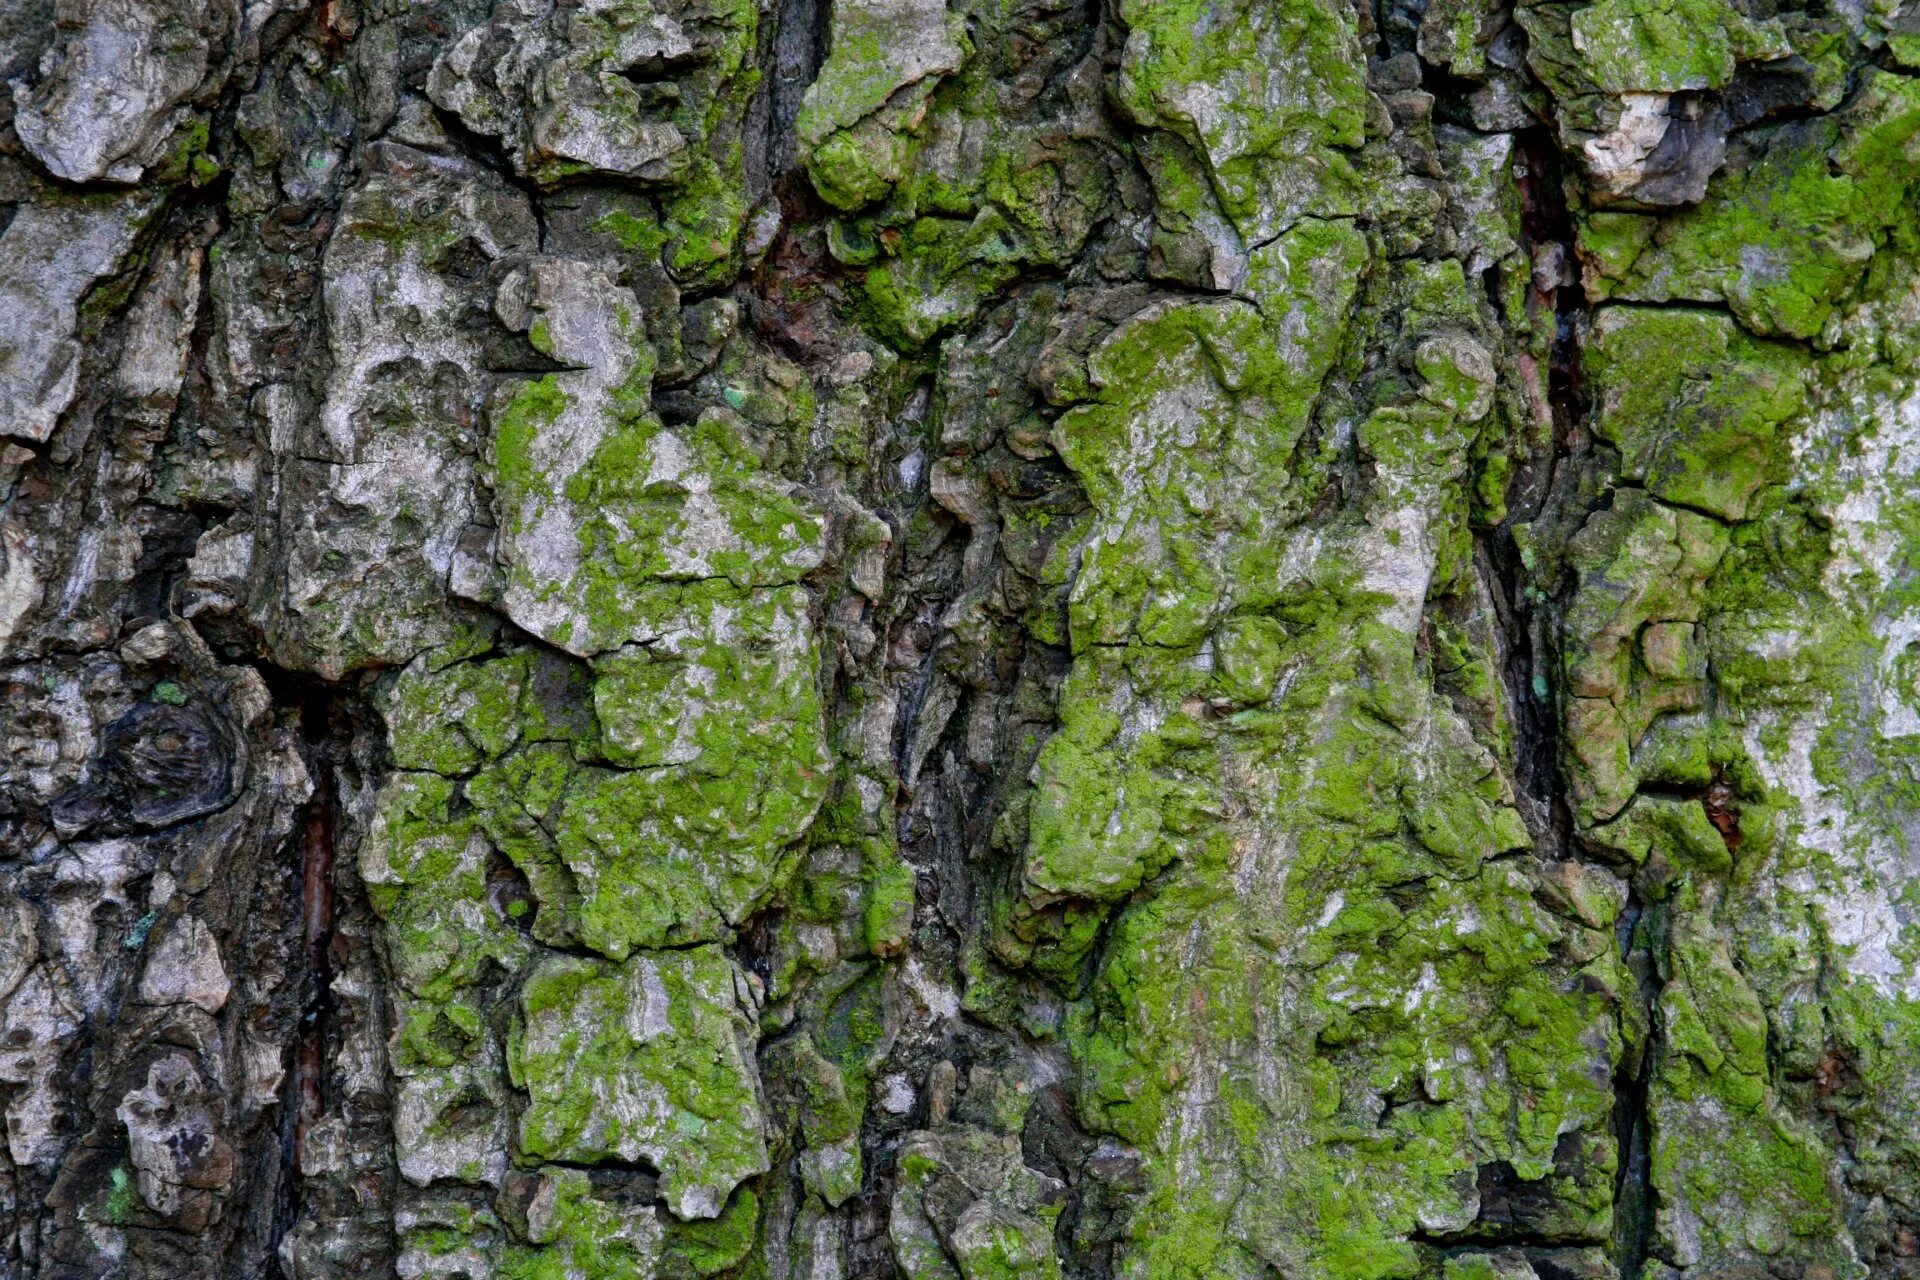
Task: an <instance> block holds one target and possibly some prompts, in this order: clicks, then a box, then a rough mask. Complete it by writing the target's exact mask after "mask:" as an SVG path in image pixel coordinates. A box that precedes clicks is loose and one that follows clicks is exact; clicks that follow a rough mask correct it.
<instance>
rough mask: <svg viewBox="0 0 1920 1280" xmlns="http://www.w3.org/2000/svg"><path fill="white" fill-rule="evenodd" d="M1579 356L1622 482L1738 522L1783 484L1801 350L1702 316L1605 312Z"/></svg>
mask: <svg viewBox="0 0 1920 1280" xmlns="http://www.w3.org/2000/svg"><path fill="white" fill-rule="evenodd" d="M1584 356H1585V365H1584V367H1585V369H1586V372H1587V374H1588V376H1589V377H1590V378H1591V380H1592V384H1591V385H1592V390H1593V397H1594V410H1593V430H1594V434H1595V435H1597V436H1599V437H1600V438H1601V439H1602V440H1605V441H1607V442H1608V443H1610V444H1613V445H1615V446H1617V447H1618V448H1619V450H1620V462H1621V474H1620V479H1621V480H1622V482H1624V483H1628V484H1641V485H1644V486H1646V488H1647V490H1648V491H1649V492H1650V493H1652V494H1653V495H1654V496H1655V497H1656V498H1659V499H1660V500H1661V501H1663V502H1669V503H1672V504H1674V505H1676V506H1682V507H1690V508H1693V509H1695V510H1699V511H1704V512H1706V513H1708V514H1709V515H1714V516H1718V517H1719V518H1721V519H1723V520H1743V519H1745V518H1746V516H1747V514H1748V511H1749V509H1750V508H1751V506H1752V503H1753V500H1754V498H1755V496H1756V495H1757V494H1758V493H1759V491H1760V490H1761V489H1762V488H1763V487H1764V486H1766V485H1769V484H1777V483H1779V482H1780V481H1782V480H1784V479H1786V475H1787V463H1788V454H1787V445H1786V439H1785V435H1786V433H1787V432H1788V431H1789V430H1790V429H1791V426H1792V424H1793V422H1794V420H1795V419H1796V418H1797V417H1798V415H1799V414H1800V413H1801V412H1802V411H1803V409H1804V408H1805V406H1806V402H1807V378H1808V374H1809V373H1810V371H1811V366H1812V361H1811V360H1810V359H1809V358H1808V357H1807V356H1806V355H1805V354H1804V353H1802V352H1801V351H1800V350H1799V349H1797V348H1795V347H1792V346H1789V345H1787V344H1784V343H1771V342H1759V341H1755V340H1754V339H1752V338H1749V337H1748V336H1747V335H1746V334H1745V333H1744V332H1743V331H1741V330H1740V328H1739V327H1738V326H1737V325H1736V324H1735V323H1734V322H1733V320H1732V319H1731V318H1730V317H1727V316H1721V315H1716V314H1713V313H1710V312H1701V311H1697V310H1659V309H1651V308H1644V307H1608V308H1605V309H1604V310H1602V311H1601V313H1600V316H1599V318H1598V319H1597V320H1596V321H1595V323H1594V326H1593V331H1592V335H1591V337H1590V338H1589V340H1588V343H1587V345H1586V348H1585V352H1584Z"/></svg>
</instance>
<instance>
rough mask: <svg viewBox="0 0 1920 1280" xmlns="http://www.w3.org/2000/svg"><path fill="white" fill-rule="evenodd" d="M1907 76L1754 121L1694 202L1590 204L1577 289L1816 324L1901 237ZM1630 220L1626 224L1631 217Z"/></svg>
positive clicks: (1879, 77)
mask: <svg viewBox="0 0 1920 1280" xmlns="http://www.w3.org/2000/svg"><path fill="white" fill-rule="evenodd" d="M1917 133H1920V82H1916V81H1913V80H1909V79H1907V78H1905V77H1902V76H1895V75H1889V74H1886V73H1884V72H1880V71H1869V72H1867V73H1866V75H1865V76H1864V77H1863V81H1862V88H1861V91H1860V93H1859V94H1858V95H1857V96H1856V97H1855V99H1854V101H1853V102H1852V103H1851V104H1850V105H1849V106H1848V108H1847V109H1846V110H1845V111H1844V112H1841V113H1838V114H1836V115H1831V116H1822V117H1819V118H1817V119H1814V120H1810V121H1805V122H1796V123H1791V124H1785V125H1780V126H1777V127H1775V128H1773V129H1770V130H1765V131H1759V132H1756V134H1755V138H1756V141H1755V143H1754V144H1753V150H1752V151H1751V152H1750V153H1746V154H1742V155H1737V156H1735V157H1734V158H1733V159H1730V160H1729V163H1728V166H1727V168H1726V170H1724V171H1723V172H1722V173H1720V174H1719V175H1717V176H1716V177H1715V178H1714V180H1713V183H1712V185H1711V187H1710V188H1709V189H1708V192H1707V198H1706V200H1705V201H1703V202H1702V203H1701V204H1700V205H1699V206H1698V207H1696V208H1693V209H1689V210H1686V211H1684V212H1681V213H1677V214H1674V215H1672V216H1671V217H1670V218H1668V219H1666V220H1664V222H1663V223H1662V224H1661V225H1660V234H1659V236H1658V237H1657V238H1655V237H1653V235H1652V232H1653V225H1652V223H1651V220H1648V219H1643V218H1638V217H1633V216H1632V215H1617V214H1616V215H1601V216H1598V217H1596V218H1594V219H1591V220H1589V222H1588V224H1587V226H1586V227H1585V228H1583V230H1582V233H1581V248H1582V250H1583V252H1584V253H1586V254H1588V255H1590V262H1589V267H1590V276H1589V281H1590V287H1591V288H1593V289H1595V290H1597V291H1598V292H1600V293H1601V294H1603V295H1606V296H1613V297H1619V298H1629V299H1635V300H1641V301H1651V302H1659V301H1666V300H1670V299H1674V300H1688V301H1700V302H1706V301H1720V300H1724V301H1725V302H1726V304H1727V305H1728V306H1729V307H1731V308H1732V309H1733V312H1734V314H1735V315H1736V316H1737V317H1738V318H1739V319H1740V321H1741V322H1742V323H1743V324H1745V325H1746V326H1747V327H1748V328H1749V329H1751V330H1753V331H1754V332H1755V333H1760V334H1784V335H1787V336H1791V337H1796V338H1813V337H1817V336H1821V335H1822V333H1823V330H1824V327H1825V326H1826V324H1827V320H1828V317H1829V316H1831V315H1833V314H1834V311H1835V308H1836V307H1838V306H1840V305H1841V304H1842V303H1844V302H1845V301H1846V300H1847V298H1848V297H1849V296H1850V295H1851V294H1852V292H1853V290H1854V289H1855V287H1856V286H1857V285H1858V284H1859V283H1860V280H1861V278H1862V277H1863V276H1864V275H1865V273H1866V271H1867V267H1868V264H1869V263H1870V262H1871V260H1872V259H1873V258H1874V255H1875V254H1876V253H1877V252H1879V251H1880V250H1881V249H1882V248H1883V247H1884V246H1886V245H1888V244H1889V243H1898V244H1902V245H1908V244H1911V243H1912V241H1913V239H1914V231H1913V228H1912V226H1911V220H1910V219H1908V218H1907V216H1906V214H1907V212H1908V211H1909V210H1910V209H1911V208H1912V203H1913V200H1914V193H1915V191H1916V189H1917V188H1920V154H1916V152H1915V150H1914V148H1913V146H1912V145H1911V143H1912V140H1913V138H1914V137H1915V135H1916V134H1917ZM1636 224H1637V226H1636Z"/></svg>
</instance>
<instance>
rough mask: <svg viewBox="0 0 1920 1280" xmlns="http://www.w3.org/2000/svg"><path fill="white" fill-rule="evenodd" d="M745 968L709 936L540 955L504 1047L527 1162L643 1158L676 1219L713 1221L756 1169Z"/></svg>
mask: <svg viewBox="0 0 1920 1280" xmlns="http://www.w3.org/2000/svg"><path fill="white" fill-rule="evenodd" d="M754 1040H755V1029H754V1010H753V1007H752V1004H751V1002H750V999H749V997H748V995H747V985H746V978H745V976H744V975H743V974H742V973H741V971H740V970H739V969H738V968H737V967H736V966H735V965H734V963H733V961H732V960H730V959H729V958H728V957H727V954H726V952H724V951H723V950H721V949H720V948H718V947H714V946H699V947H691V948H688V949H686V950H681V951H664V952H640V953H638V954H635V955H633V956H632V957H630V958H629V959H628V960H626V961H625V962H624V963H621V964H613V963H609V962H607V961H600V960H588V959H583V958H580V957H577V956H559V955H549V956H547V957H546V958H544V959H542V960H541V961H540V962H539V963H538V964H536V965H535V966H534V968H533V971H532V972H531V973H530V974H528V976H527V979H526V982H525V985H524V986H523V987H522V988H521V992H520V1019H519V1022H518V1023H517V1024H516V1026H515V1028H514V1032H513V1035H512V1036H511V1037H510V1039H509V1042H508V1049H507V1063H508V1069H509V1071H510V1073H511V1075H512V1079H513V1081H514V1084H515V1085H516V1086H517V1087H519V1088H522V1089H524V1090H526V1093H527V1106H526V1109H525V1111H524V1112H523V1113H522V1114H521V1117H520V1145H521V1147H522V1149H523V1150H524V1151H525V1152H526V1153H527V1154H528V1155H529V1156H532V1157H534V1158H536V1159H546V1160H561V1161H566V1162H568V1163H580V1164H592V1163H594V1162H596V1161H601V1160H608V1159H618V1160H628V1161H632V1160H645V1161H647V1162H648V1163H650V1164H652V1165H653V1166H654V1167H655V1168H657V1169H659V1171H660V1191H661V1195H662V1196H663V1197H664V1198H665V1200H666V1202H667V1206H668V1207H669V1208H670V1209H672V1211H673V1212H674V1214H675V1215H676V1216H678V1217H680V1218H683V1219H691V1218H713V1217H717V1216H718V1215H719V1214H720V1212H721V1209H722V1207H723V1206H724V1205H725V1204H726V1202H727V1198H728V1196H729V1195H730V1194H731V1193H732V1191H733V1189H734V1187H735V1186H737V1185H738V1184H739V1183H740V1182H741V1180H742V1179H745V1178H748V1177H751V1176H753V1175H754V1174H757V1173H763V1172H765V1171H766V1169H767V1150H766V1146H765V1143H764V1142H763V1140H762V1138H761V1134H760V1127H761V1120H760V1100H759V1092H758V1083H757V1077H756V1076H755V1073H754V1069H753V1065H752V1064H753V1046H754Z"/></svg>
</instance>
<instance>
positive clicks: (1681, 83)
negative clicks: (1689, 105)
mask: <svg viewBox="0 0 1920 1280" xmlns="http://www.w3.org/2000/svg"><path fill="white" fill-rule="evenodd" d="M1573 47H1574V48H1575V49H1576V50H1578V51H1579V53H1580V56H1581V59H1582V61H1583V63H1584V64H1585V66H1586V67H1587V69H1588V71H1589V72H1590V73H1591V74H1592V75H1593V78H1594V80H1595V81H1597V82H1598V83H1599V85H1600V87H1601V88H1602V89H1604V90H1605V91H1606V92H1608V93H1678V92H1680V91H1681V90H1687V89H1718V88H1721V87H1723V86H1724V85H1726V84H1727V83H1728V82H1729V81H1731V80H1732V79H1733V72H1734V63H1735V62H1736V60H1742V61H1743V60H1748V59H1754V58H1781V57H1786V56H1788V55H1789V54H1791V53H1792V52H1793V50H1792V47H1791V46H1789V45H1788V44H1787V40H1786V35H1785V33H1784V32H1782V31H1781V30H1780V27H1779V24H1778V22H1777V21H1774V20H1769V21H1766V22H1756V21H1754V20H1753V19H1751V18H1749V17H1748V16H1747V15H1746V13H1745V12H1744V11H1743V10H1741V9H1738V8H1735V7H1734V6H1733V5H1731V4H1729V3H1727V2H1726V0H1598V3H1596V4H1589V5H1584V6H1582V7H1580V8H1578V9H1576V10H1575V11H1574V14H1573Z"/></svg>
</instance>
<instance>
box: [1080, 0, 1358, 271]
mask: <svg viewBox="0 0 1920 1280" xmlns="http://www.w3.org/2000/svg"><path fill="white" fill-rule="evenodd" d="M1119 17H1120V20H1121V22H1122V23H1124V24H1125V26H1126V28H1127V44H1126V49H1125V51H1124V53H1123V54H1122V57H1121V63H1120V76H1119V79H1118V81H1117V82H1116V84H1115V87H1114V92H1115V95H1116V97H1117V98H1118V100H1119V103H1120V105H1121V107H1122V109H1123V110H1124V111H1126V113H1127V114H1128V115H1129V116H1131V117H1132V118H1133V119H1134V120H1135V121H1136V122H1137V123H1139V124H1142V125H1146V126H1149V127H1153V128H1159V129H1165V130H1168V131H1170V132H1171V133H1173V134H1174V135H1176V136H1177V137H1179V138H1180V139H1182V140H1183V141H1184V142H1186V143H1187V144H1188V146H1190V147H1191V148H1192V149H1193V151H1194V152H1195V153H1196V154H1197V155H1198V156H1199V157H1200V158H1202V159H1203V161H1204V164H1205V170H1206V174H1207V178H1208V181H1209V182H1210V185H1211V186H1212V188H1213V190H1214V192H1215V193H1216V195H1217V197H1218V199H1219V203H1220V207H1221V209H1222V211H1223V212H1225V214H1226V215H1227V217H1228V218H1229V219H1231V220H1232V222H1233V224H1234V226H1235V228H1236V229H1237V230H1238V232H1239V234H1240V236H1241V238H1242V239H1244V240H1246V241H1249V242H1251V241H1255V240H1265V239H1267V238H1269V237H1271V236H1272V235H1273V234H1274V233H1275V232H1278V231H1280V230H1281V229H1283V228H1284V227H1286V226H1287V225H1289V224H1291V223H1292V222H1293V221H1294V220H1295V219H1296V218H1297V217H1298V216H1299V215H1300V214H1301V213H1303V212H1315V213H1325V212H1344V211H1346V207H1345V199H1346V195H1347V193H1346V191H1345V189H1344V186H1345V184H1343V183H1342V182H1341V181H1340V177H1339V175H1340V173H1341V171H1342V169H1343V168H1344V165H1343V164H1342V162H1341V160H1340V159H1339V157H1338V152H1339V151H1340V150H1342V149H1348V148H1356V147H1358V146H1360V145H1361V143H1362V142H1363V141H1364V139H1365V114H1366V102H1367V89H1366V76H1365V67H1366V59H1365V57H1364V56H1363V55H1362V54H1361V52H1360V50H1359V47H1358V33H1357V32H1356V31H1355V29H1354V19H1353V11H1352V10H1351V9H1348V8H1346V7H1345V6H1342V5H1337V4H1329V3H1324V2H1323V0H1284V2H1283V3H1278V4H1251V3H1245V2H1244V0H1236V2H1227V3H1212V2H1210V0H1175V2H1174V3H1167V2H1166V0H1126V2H1125V3H1122V4H1121V5H1120V6H1119ZM1188 203H1189V204H1190V205H1191V202H1188Z"/></svg>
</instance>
